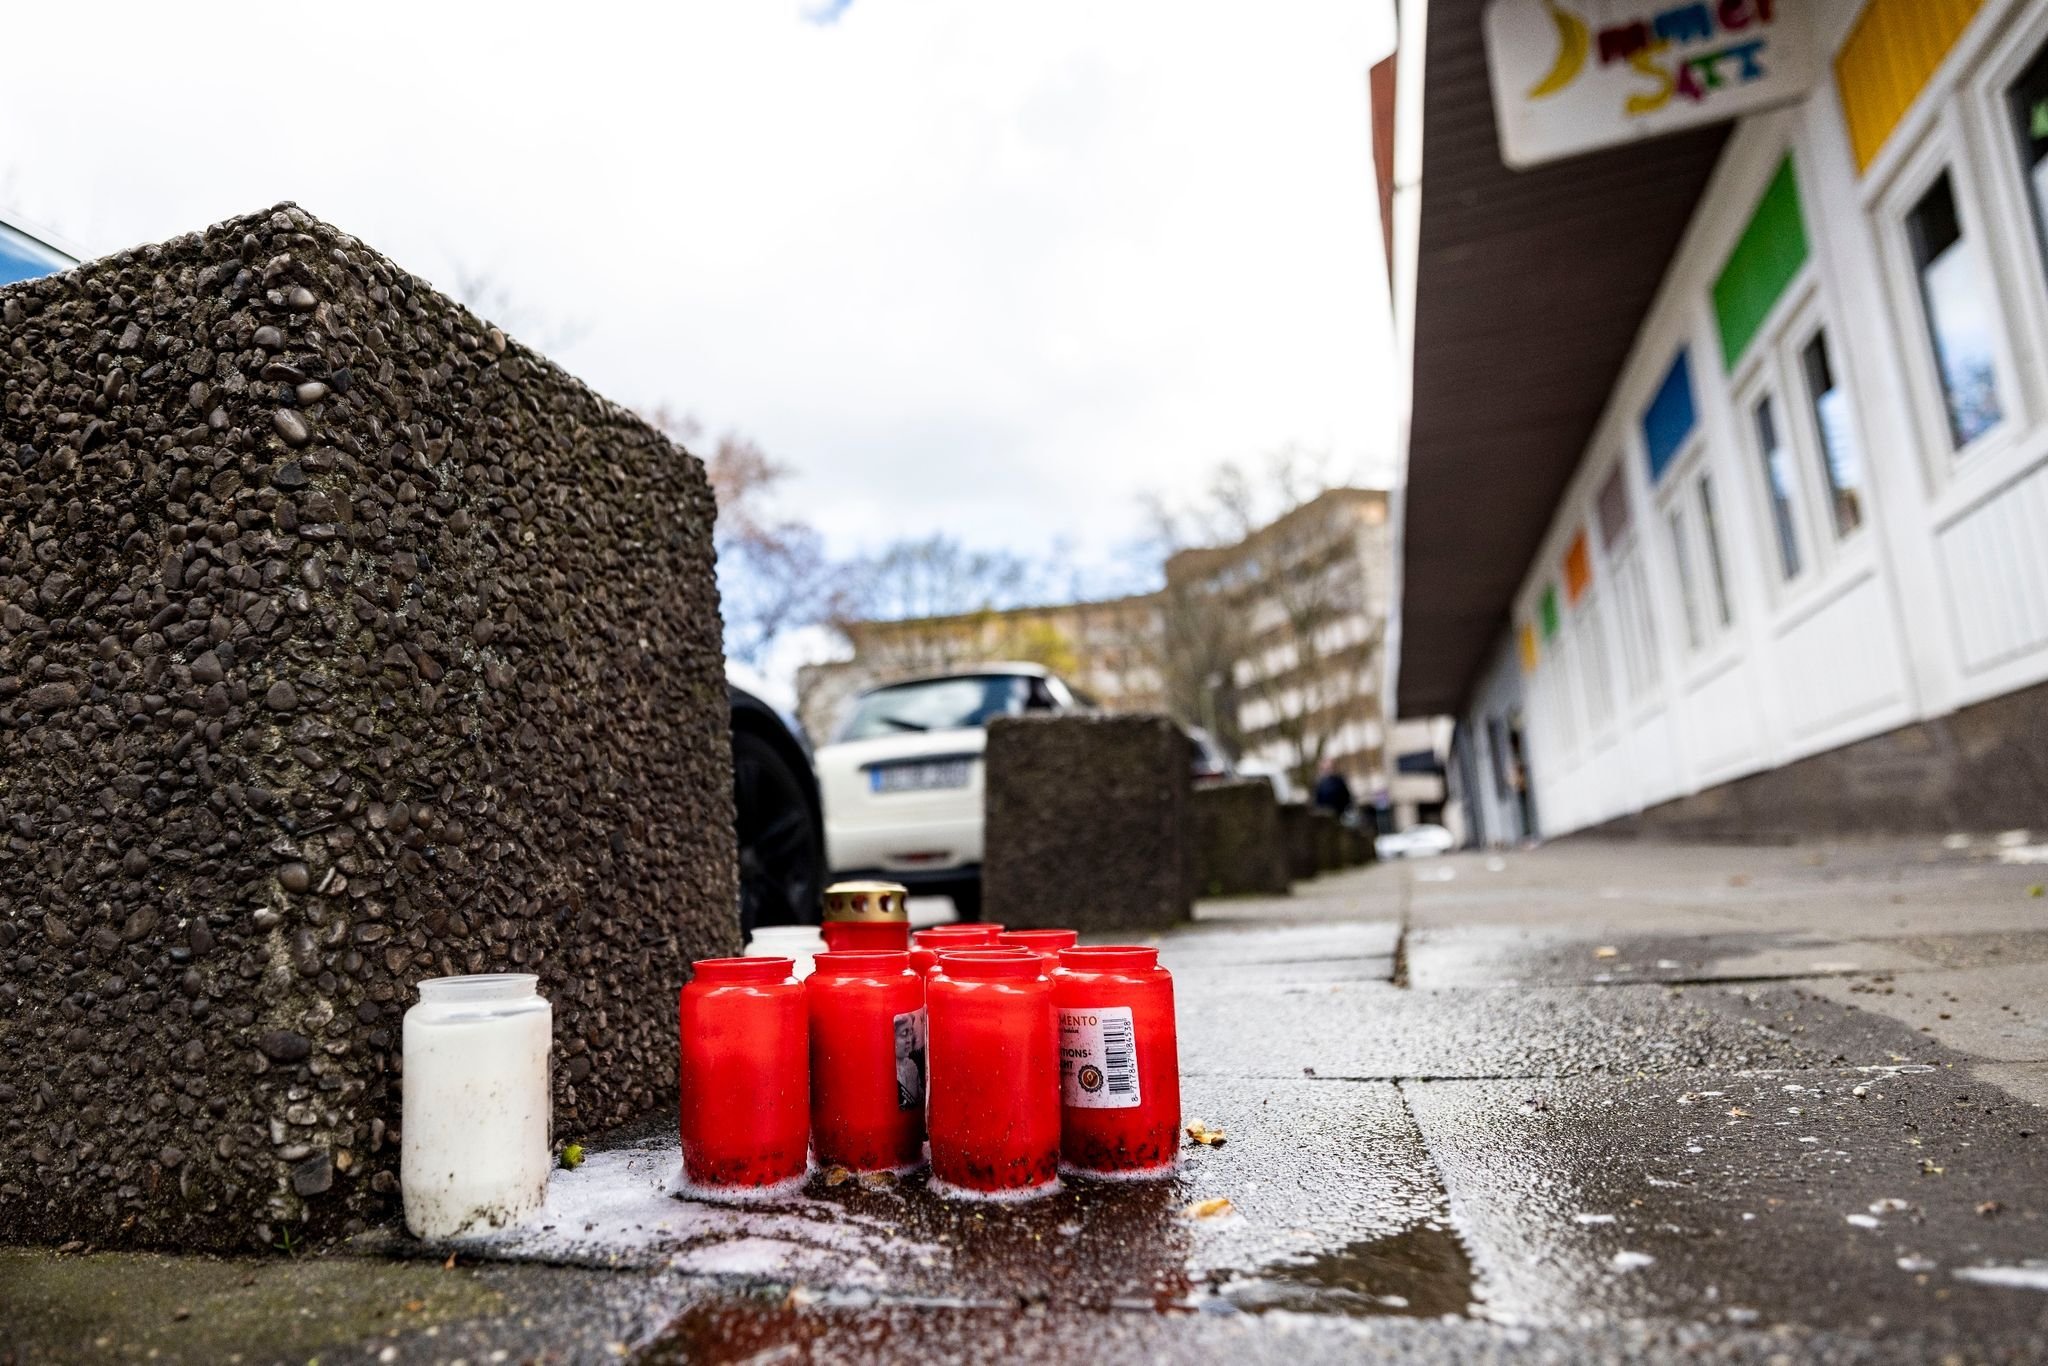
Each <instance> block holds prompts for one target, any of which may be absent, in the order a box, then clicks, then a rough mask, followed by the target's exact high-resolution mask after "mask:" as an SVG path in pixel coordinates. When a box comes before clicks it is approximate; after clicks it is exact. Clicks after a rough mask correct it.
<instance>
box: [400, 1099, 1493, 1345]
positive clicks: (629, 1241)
mask: <svg viewBox="0 0 2048 1366" xmlns="http://www.w3.org/2000/svg"><path fill="white" fill-rule="evenodd" d="M1205 1157H1206V1155H1205ZM679 1160H680V1155H679V1153H678V1152H677V1150H676V1149H675V1147H674V1146H673V1140H662V1139H651V1140H643V1141H642V1142H640V1143H637V1144H634V1145H632V1146H629V1147H624V1148H617V1149H612V1150H610V1151H605V1152H598V1153H594V1154H592V1155H591V1157H590V1158H589V1159H587V1160H586V1162H585V1164H584V1166H583V1167H582V1168H581V1169H579V1170H577V1171H575V1172H558V1173H557V1174H556V1177H555V1180H554V1182H553V1184H552V1185H551V1187H550V1190H549V1194H548V1201H547V1206H546V1208H545V1209H544V1211H543V1213H542V1214H541V1216H540V1217H539V1218H538V1219H537V1220H536V1221H535V1222H534V1223H533V1224H530V1225H528V1226H526V1227H524V1228H521V1229H516V1230H508V1231H505V1232H503V1233H498V1234H492V1235H488V1236H485V1237H480V1238H470V1239H461V1240H456V1241H454V1242H450V1243H445V1244H436V1245H434V1246H431V1247H429V1246H425V1245H418V1244H414V1245H411V1246H410V1247H409V1248H406V1249H404V1250H405V1251H408V1252H410V1253H412V1254H414V1255H429V1256H437V1257H438V1256H442V1255H445V1254H446V1253H447V1252H449V1251H459V1252H461V1253H463V1254H464V1255H465V1256H468V1257H483V1258H488V1259H496V1260H508V1261H536V1262H549V1263H558V1264H562V1263H566V1264H572V1265H581V1266H609V1267H624V1266H637V1267H642V1268H647V1269H661V1270H666V1271H671V1272H677V1273H681V1274H683V1275H686V1276H692V1277H704V1278H707V1279H709V1280H711V1281H716V1282H722V1283H724V1284H726V1285H728V1286H731V1287H733V1290H734V1292H735V1294H734V1297H733V1298H734V1301H735V1302H741V1301H744V1303H745V1304H746V1305H753V1304H754V1301H753V1299H752V1298H751V1296H750V1293H749V1292H753V1291H758V1292H760V1293H761V1294H769V1295H772V1294H780V1295H783V1296H788V1295H791V1294H794V1295H796V1296H797V1297H798V1298H799V1300H800V1301H801V1303H803V1304H823V1305H825V1306H827V1307H832V1306H836V1307H838V1308H839V1309H846V1308H849V1307H851V1306H852V1302H853V1301H858V1302H859V1303H860V1304H861V1305H863V1306H867V1307H868V1309H869V1311H870V1312H873V1311H879V1310H881V1309H888V1310H889V1311H891V1312H894V1311H896V1310H899V1309H922V1310H941V1311H946V1312H950V1313H954V1314H959V1313H968V1312H980V1311H985V1310H1001V1311H1005V1312H1011V1313H1014V1312H1016V1311H1018V1310H1019V1309H1020V1308H1022V1309H1031V1308H1034V1307H1040V1306H1042V1307H1044V1308H1047V1309H1075V1310H1087V1311H1097V1312H1100V1311H1112V1310H1131V1311H1142V1312H1148V1313H1176V1312H1188V1311H1190V1310H1203V1311H1209V1312H1216V1311H1222V1312H1228V1311H1230V1310H1232V1309H1236V1310H1243V1311H1248V1312H1264V1311H1267V1310H1278V1309H1285V1310H1294V1311H1299V1312H1304V1313H1321V1314H1337V1315H1345V1316H1357V1315H1404V1316H1416V1317H1434V1316H1438V1315H1444V1314H1465V1313H1467V1312H1468V1311H1469V1309H1470V1305H1471V1300H1472V1278H1473V1273H1472V1267H1471V1264H1470V1262H1469V1260H1468V1259H1467V1257H1466V1255H1465V1252H1464V1249H1463V1247H1462V1246H1461V1245H1460V1244H1459V1243H1458V1241H1457V1239H1456V1237H1455V1235H1453V1234H1452V1233H1450V1232H1449V1231H1447V1230H1446V1229H1444V1228H1443V1227H1442V1226H1441V1225H1440V1224H1439V1223H1437V1222H1435V1221H1433V1220H1426V1221H1422V1222H1417V1223H1413V1224H1410V1225H1409V1226H1407V1227H1405V1228H1399V1225H1396V1224H1393V1223H1387V1224H1383V1225H1381V1227H1379V1228H1374V1227H1372V1225H1371V1224H1370V1223H1369V1222H1367V1223H1361V1222H1359V1221H1358V1220H1357V1219H1356V1218H1355V1217H1352V1218H1345V1219H1337V1220H1335V1226H1334V1227H1329V1228H1327V1229H1325V1230H1324V1231H1323V1232H1322V1234H1321V1235H1320V1237H1317V1236H1315V1235H1310V1234H1308V1233H1307V1230H1305V1229H1299V1228H1297V1229H1296V1230H1295V1231H1296V1232H1297V1233H1301V1234H1303V1235H1304V1236H1306V1237H1308V1241H1307V1242H1306V1243H1305V1244H1304V1243H1300V1242H1297V1243H1294V1244H1292V1245H1290V1246H1288V1247H1286V1249H1285V1250H1284V1251H1283V1250H1281V1249H1280V1247H1279V1246H1278V1242H1279V1240H1278V1239H1276V1237H1275V1229H1274V1228H1272V1227H1270V1226H1268V1225H1267V1224H1266V1221H1264V1220H1260V1221H1257V1222H1252V1223H1248V1222H1247V1221H1246V1218H1245V1216H1244V1215H1242V1214H1238V1213H1234V1212H1233V1213H1230V1214H1227V1215H1225V1216H1224V1217H1222V1218H1218V1219H1214V1220H1208V1219H1203V1218H1200V1217H1197V1216H1196V1215H1195V1214H1194V1213H1193V1211H1195V1210H1197V1209H1199V1208H1200V1206H1201V1201H1200V1198H1199V1197H1200V1195H1202V1194H1206V1193H1211V1192H1208V1191H1207V1190H1206V1188H1205V1184H1204V1183H1203V1182H1202V1181H1201V1180H1200V1179H1199V1175H1198V1169H1197V1168H1190V1170H1189V1171H1188V1172H1185V1173H1183V1174H1182V1175H1180V1176H1178V1177H1176V1178H1174V1179H1172V1180H1167V1181H1159V1182H1142V1183H1131V1182H1094V1181H1088V1180H1085V1179H1073V1178H1070V1179H1068V1180H1067V1181H1066V1182H1065V1184H1064V1186H1063V1188H1062V1189H1061V1190H1059V1191H1058V1192H1057V1193H1055V1194H1052V1195H1049V1196H1046V1197H1044V1198H1041V1199H1038V1200H1034V1201H1030V1202H1027V1203H1022V1204H979V1203H963V1202H960V1201H954V1200H941V1199H939V1198H937V1197H935V1196H934V1195H933V1194H932V1193H931V1192H930V1191H929V1190H928V1189H927V1188H926V1185H925V1178H924V1177H922V1176H915V1177H910V1178H907V1179H904V1180H900V1181H893V1182H889V1183H886V1184H876V1185H869V1184H864V1183H862V1182H861V1181H859V1180H846V1181H843V1182H841V1183H839V1184H837V1185H828V1184H827V1183H826V1182H825V1180H824V1179H823V1177H822V1176H820V1175H816V1174H814V1175H813V1177H812V1179H811V1181H810V1183H809V1185H808V1186H807V1187H806V1188H805V1190H804V1191H803V1192H802V1193H801V1194H796V1195H791V1196H786V1197H781V1198H778V1199H775V1200H772V1201H767V1202H762V1203H756V1204H726V1203H711V1202H706V1201H703V1200H696V1199H687V1198H681V1197H678V1196H677V1195H675V1194H674V1193H672V1190H671V1185H672V1182H673V1179H674V1173H675V1169H676V1166H677V1165H678V1163H679ZM1208 1160H1213V1159H1208ZM1251 1184H1252V1185H1253V1186H1256V1184H1257V1182H1256V1180H1253V1181H1252V1182H1251ZM1396 1228H1399V1231H1393V1230H1394V1229H1396ZM1368 1235H1369V1236H1368ZM383 1250H386V1251H398V1250H400V1249H399V1248H398V1247H397V1246H396V1244H395V1243H394V1245H393V1246H392V1247H389V1248H385V1249H383ZM756 1307H757V1308H758V1306H756ZM720 1312H724V1311H723V1310H721V1311H720ZM733 1312H740V1311H738V1310H735V1311H733ZM746 1312H748V1313H752V1312H754V1310H753V1309H748V1310H747V1311H746ZM733 1331H734V1333H735V1334H736V1340H744V1339H745V1337H746V1334H745V1332H743V1331H742V1328H741V1327H740V1326H735V1327H734V1328H733ZM763 1331H766V1330H765V1329H764V1330H763Z"/></svg>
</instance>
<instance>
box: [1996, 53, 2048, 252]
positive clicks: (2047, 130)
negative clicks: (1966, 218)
mask: <svg viewBox="0 0 2048 1366" xmlns="http://www.w3.org/2000/svg"><path fill="white" fill-rule="evenodd" d="M2005 98H2006V104H2007V106H2008V107H2009V108H2010V109H2011V110H2012V121H2013V131H2014V132H2015V133H2016V134H2017V135H2018V141H2019V153H2020V172H2021V174H2023V175H2024V176H2026V178H2027V200H2028V202H2029V203H2030V204H2031V205H2032V206H2033V210H2034V234H2035V236H2036V238H2037V239H2038V240H2039V242H2040V244H2041V249H2042V252H2043V254H2044V255H2048V47H2044V48H2042V50H2041V51H2040V52H2039V53H2037V54H2036V55H2035V57H2034V60H2033V61H2032V62H2031V63H2029V64H2028V66H2027V69H2026V70H2025V71H2022V72H2021V73H2020V75H2019V79H2018V80H2016V81H2014V82H2013V83H2012V87H2011V88H2010V89H2009V90H2007V91H2006V94H2005Z"/></svg>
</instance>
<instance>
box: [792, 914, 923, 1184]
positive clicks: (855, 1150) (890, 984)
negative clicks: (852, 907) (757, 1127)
mask: <svg viewBox="0 0 2048 1366" xmlns="http://www.w3.org/2000/svg"><path fill="white" fill-rule="evenodd" d="M804 1003H805V1005H806V1006H807V1007H808V1008H809V1011H810V1032H811V1152H812V1154H813V1155H814V1156H815V1157H816V1158H817V1160H818V1164H819V1165H820V1166H838V1167H845V1168H846V1169H848V1170H849V1171H856V1172H872V1171H897V1172H905V1171H912V1170H915V1169H916V1168H917V1167H919V1166H921V1165H922V1164H923V1162H924V1091H925V1014H924V979H923V978H921V977H919V976H918V975H917V974H916V973H914V972H912V971H911V970H910V954H909V953H908V952H905V951H902V950H897V951H893V952H879V953H821V954H819V955H818V965H817V970H816V971H815V972H813V973H812V974H811V976H810V977H808V978H807V979H805V981H804Z"/></svg>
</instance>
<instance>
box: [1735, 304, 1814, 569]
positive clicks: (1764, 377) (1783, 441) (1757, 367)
mask: <svg viewBox="0 0 2048 1366" xmlns="http://www.w3.org/2000/svg"><path fill="white" fill-rule="evenodd" d="M1779 341H1780V338H1778V337H1776V336H1766V335H1763V334H1759V335H1758V337H1757V339H1756V341H1755V343H1753V345H1754V347H1755V350H1754V351H1753V353H1752V354H1751V355H1749V356H1747V357H1745V358H1744V361H1743V365H1742V369H1741V371H1740V372H1739V373H1740V376H1741V377H1740V378H1739V379H1736V380H1734V381H1733V382H1731V383H1730V385H1729V386H1728V400H1729V402H1730V403H1731V404H1733V405H1734V408H1735V428H1736V432H1735V436H1736V442H1737V444H1738V445H1740V446H1741V448H1742V453H1743V464H1744V465H1745V466H1747V467H1748V474H1747V476H1746V477H1745V478H1744V479H1743V481H1742V482H1743V485H1744V487H1746V488H1747V489H1748V490H1749V491H1750V501H1752V502H1753V503H1755V504H1756V507H1755V509H1754V516H1755V519H1756V524H1757V526H1758V527H1760V528H1761V529H1762V531H1763V536H1762V538H1761V540H1762V544H1761V549H1762V552H1763V554H1764V557H1765V559H1766V561H1767V572H1766V573H1765V574H1764V581H1765V583H1766V585H1767V586H1768V589H1769V593H1770V599H1771V604H1772V606H1774V607H1778V606H1783V605H1784V603H1785V602H1787V601H1788V600H1790V599H1792V598H1795V597H1797V596H1798V594H1799V590H1800V589H1801V588H1803V587H1805V586H1806V585H1807V584H1808V583H1810V582H1811V581H1812V580H1813V578H1814V576H1815V575H1816V573H1817V572H1818V571H1819V569H1820V556H1819V554H1818V553H1817V552H1818V549H1819V548H1818V547H1817V546H1816V545H1815V544H1814V534H1813V519H1812V517H1810V516H1809V515H1808V511H1807V509H1808V505H1809V504H1810V503H1811V502H1812V501H1813V500H1812V496H1811V494H1810V492H1809V490H1808V488H1807V481H1806V479H1805V477H1804V475H1803V473H1802V471H1801V468H1800V467H1801V465H1802V464H1803V460H1802V454H1803V452H1802V451H1801V449H1800V445H1801V443H1800V442H1799V441H1797V440H1796V439H1795V438H1794V435H1793V428H1792V423H1791V419H1790V418H1789V417H1788V416H1787V400H1786V397H1785V382H1786V378H1787V377H1786V375H1785V374H1784V365H1783V362H1782V357H1780V355H1779V354H1778V343H1779ZM1766 400H1768V401H1769V403H1770V405H1771V417H1772V425H1773V426H1774V427H1775V429H1776V435H1777V438H1778V450H1779V452H1780V453H1781V455H1782V457H1783V459H1784V461H1785V465H1786V470H1787V473H1788V474H1789V475H1790V479H1789V481H1788V483H1789V487H1788V488H1787V489H1786V491H1785V497H1786V502H1787V504H1788V506H1787V508H1786V516H1787V520H1788V522H1789V523H1790V529H1791V532H1792V553H1793V558H1794V559H1795V560H1796V561H1797V567H1796V568H1794V569H1793V570H1792V571H1791V572H1789V573H1788V572H1786V569H1785V557H1784V550H1783V548H1782V547H1781V546H1780V545H1779V543H1778V511H1777V500H1776V498H1775V497H1774V495H1773V493H1772V483H1771V476H1770V473H1769V471H1768V470H1767V469H1766V468H1765V465H1766V463H1767V461H1768V458H1769V455H1770V452H1768V451H1766V450H1765V449H1764V447H1763V439H1762V437H1761V436H1760V435H1759V434H1758V432H1757V425H1756V414H1757V409H1759V408H1761V407H1762V406H1763V405H1764V403H1765V401H1766Z"/></svg>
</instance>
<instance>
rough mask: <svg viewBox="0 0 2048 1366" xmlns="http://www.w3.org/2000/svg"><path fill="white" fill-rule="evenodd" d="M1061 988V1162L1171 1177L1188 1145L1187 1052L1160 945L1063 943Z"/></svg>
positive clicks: (1056, 976)
mask: <svg viewBox="0 0 2048 1366" xmlns="http://www.w3.org/2000/svg"><path fill="white" fill-rule="evenodd" d="M1052 992H1053V1007H1054V1010H1055V1013H1056V1014H1057V1016H1058V1019H1059V1031H1060V1157H1061V1159H1062V1160H1063V1161H1064V1162H1065V1163H1066V1165H1067V1166H1068V1167H1071V1168H1073V1169H1074V1170H1076V1171H1082V1172H1092V1173H1096V1174H1099V1175H1115V1176H1165V1175H1168V1174H1169V1173H1171V1172H1172V1171H1173V1166H1174V1160H1175V1155H1176V1154H1177V1153H1178V1152H1179V1150H1180V1051H1179V1045H1178V1043H1177V1042H1176V1040H1175V1037H1174V1024H1173V978H1172V977H1171V976H1170V975H1169V974H1168V973H1167V971H1166V969H1165V968H1162V967H1160V966H1159V950H1157V949H1151V948H1138V947H1135V946H1118V947H1114V948H1109V947H1103V948H1073V949H1062V950H1061V951H1060V959H1059V966H1058V968H1056V969H1055V970H1054V971H1053V974H1052Z"/></svg>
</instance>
